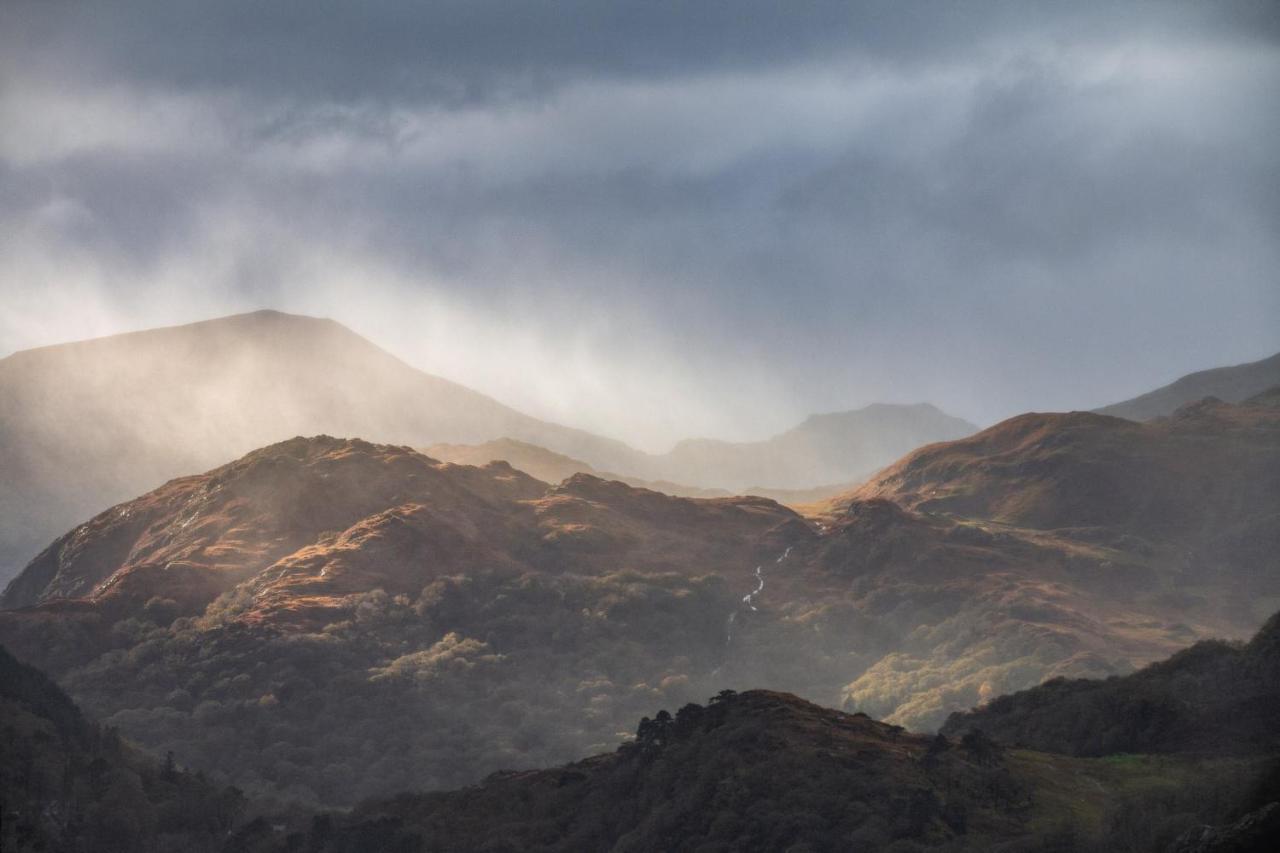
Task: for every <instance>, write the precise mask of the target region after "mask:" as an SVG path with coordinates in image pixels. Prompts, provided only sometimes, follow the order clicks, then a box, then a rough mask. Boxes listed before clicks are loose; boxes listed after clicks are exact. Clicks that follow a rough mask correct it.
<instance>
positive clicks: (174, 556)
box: [0, 393, 1280, 806]
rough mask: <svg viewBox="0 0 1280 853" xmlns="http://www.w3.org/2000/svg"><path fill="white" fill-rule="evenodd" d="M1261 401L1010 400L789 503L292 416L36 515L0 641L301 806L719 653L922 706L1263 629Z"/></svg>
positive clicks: (914, 722) (548, 728) (689, 682)
mask: <svg viewBox="0 0 1280 853" xmlns="http://www.w3.org/2000/svg"><path fill="white" fill-rule="evenodd" d="M1278 402H1280V394H1276V393H1272V394H1265V395H1260V396H1258V397H1256V398H1253V399H1251V400H1249V401H1246V402H1244V403H1240V404H1228V403H1223V402H1221V401H1213V400H1206V401H1202V402H1200V403H1196V404H1192V405H1190V406H1187V407H1184V408H1183V409H1182V410H1180V411H1179V412H1178V413H1176V414H1175V415H1174V416H1173V417H1170V418H1167V419H1161V420H1157V421H1153V422H1150V423H1146V424H1140V423H1135V422H1132V421H1126V420H1122V419H1119V418H1109V417H1106V416H1101V415H1093V414H1087V413H1071V414H1048V415H1028V416H1022V417H1019V418H1014V419H1011V420H1010V421H1006V422H1004V423H1001V424H998V425H996V426H994V427H992V428H990V429H988V430H985V431H983V432H981V433H978V434H977V435H975V436H972V437H969V438H965V439H960V440H957V441H953V442H948V443H942V444H937V445H932V446H929V447H926V448H923V449H921V450H919V451H916V452H915V453H913V454H909V455H908V456H907V457H905V458H904V459H903V460H902V461H901V462H899V463H897V464H896V465H894V466H891V467H890V468H888V469H886V470H885V471H884V472H882V473H881V474H880V475H878V476H877V477H876V478H873V479H872V480H871V481H870V482H869V483H868V484H867V485H865V486H863V487H860V488H859V489H857V490H855V491H853V492H851V493H849V494H847V495H845V496H843V497H841V498H839V499H834V500H831V501H829V502H827V503H826V504H824V505H822V506H820V507H817V508H814V509H811V510H808V511H807V514H804V515H802V514H801V513H799V512H797V511H796V510H794V509H790V508H787V507H784V506H782V505H779V504H777V503H775V502H773V501H771V500H768V499H765V498H759V497H736V498H713V499H689V498H679V497H674V496H670V495H665V494H662V493H659V492H654V491H651V490H646V489H638V488H635V487H631V486H628V485H626V484H624V483H621V482H617V481H607V480H604V479H601V478H598V477H593V476H591V475H586V474H575V475H573V476H571V477H570V478H568V479H567V480H565V481H563V482H562V483H559V484H556V485H549V484H547V483H544V482H541V481H539V480H537V479H535V478H533V477H530V476H528V475H526V474H524V473H522V472H520V471H518V470H517V469H515V468H513V467H511V466H510V465H508V464H506V463H504V462H494V463H490V464H488V465H486V466H483V467H474V466H467V465H457V464H451V463H444V462H440V461H437V460H433V459H431V458H429V457H427V456H425V455H423V454H421V453H419V452H416V451H414V450H412V449H410V448H408V447H400V446H391V445H378V444H372V443H368V442H363V441H359V440H353V439H337V438H329V437H313V438H297V439H291V440H289V441H286V442H282V443H278V444H275V445H270V446H268V447H266V448H262V449H260V450H257V451H254V452H252V453H250V454H248V455H246V456H245V457H243V458H241V459H239V460H237V461H235V462H233V463H230V464H228V465H224V466H221V467H219V468H216V469H213V470H211V471H209V472H207V473H205V474H201V475H194V476H188V477H183V478H179V479H177V480H174V481H171V482H170V483H168V484H166V485H165V486H163V487H161V488H159V489H157V490H154V491H153V492H150V493H148V494H146V495H144V496H142V497H140V498H138V499H135V500H133V501H129V502H126V503H124V504H121V505H119V506H116V507H113V508H111V509H109V510H107V511H105V512H102V513H100V514H99V515H97V516H95V517H94V518H93V519H91V520H90V521H89V522H86V523H85V524H82V525H80V526H78V527H76V528H74V529H72V530H71V531H70V532H68V533H67V534H65V535H64V536H62V537H61V538H59V539H58V540H56V541H55V542H54V543H53V544H52V545H50V546H49V547H48V548H47V549H46V550H45V551H44V552H42V553H41V554H40V556H38V557H37V558H36V559H35V560H34V561H32V563H31V564H30V565H29V566H28V567H27V569H26V570H25V571H24V572H23V574H22V575H21V576H20V577H19V578H18V579H17V580H15V581H14V583H13V584H11V585H10V587H9V588H8V589H7V590H6V592H5V597H4V605H5V606H6V607H10V608H16V609H10V610H6V611H0V641H3V642H4V643H5V644H6V645H8V646H9V647H10V648H11V649H12V650H13V651H14V652H15V654H17V655H18V656H19V657H21V658H22V659H24V660H29V661H32V662H34V663H36V664H37V665H39V666H41V667H42V668H45V669H47V670H49V671H50V672H51V673H52V674H53V675H54V676H55V677H56V678H57V679H58V681H59V683H61V684H63V685H64V686H65V687H66V688H67V689H68V690H69V692H70V693H71V694H72V696H73V697H75V699H76V700H77V701H79V702H82V703H84V704H85V706H86V707H87V709H88V710H89V711H90V713H91V714H93V715H94V716H96V717H98V718H101V719H103V720H104V722H106V723H107V724H109V725H111V726H114V727H118V728H119V729H120V730H121V731H122V732H123V733H124V734H126V735H127V736H129V737H131V738H134V739H136V740H138V741H139V742H140V743H142V744H143V745H144V746H146V747H148V748H150V749H153V750H157V751H161V752H163V751H169V750H171V751H173V752H174V753H175V754H176V755H177V756H179V759H180V760H181V761H183V762H184V763H187V764H190V765H192V766H199V767H204V768H206V769H208V770H209V771H210V772H213V773H215V774H217V776H216V778H219V779H228V780H230V779H234V780H236V783H237V784H239V785H243V786H245V788H246V790H248V791H250V792H251V793H252V794H253V795H254V796H256V797H268V798H282V799H287V800H291V801H299V802H305V803H311V804H313V805H315V806H321V805H347V804H350V803H351V802H352V801H353V800H354V799H358V798H361V797H367V796H378V795H386V794H389V793H391V792H393V791H395V790H404V789H423V788H434V787H452V786H457V785H462V784H467V783H470V782H474V781H476V780H477V779H478V778H480V777H481V776H482V775H483V774H484V773H486V772H490V771H496V770H499V769H502V768H506V767H512V766H550V765H554V764H558V763H561V762H564V761H568V760H572V759H573V758H575V757H577V756H580V755H583V754H587V753H590V752H598V751H601V750H602V749H606V748H608V747H609V745H610V744H612V743H616V742H617V738H618V732H619V731H624V730H626V729H627V728H628V727H629V725H630V723H631V721H633V720H634V719H636V718H637V717H639V716H640V715H641V714H643V713H646V712H647V711H649V710H650V709H651V708H652V706H653V705H654V704H655V703H656V702H659V701H661V702H663V703H666V704H669V705H671V706H675V707H679V706H680V705H682V704H685V703H687V702H692V701H696V700H698V699H700V698H702V697H705V696H707V695H712V694H714V693H715V692H717V691H718V690H720V689H723V688H725V687H729V688H733V689H743V690H745V689H749V688H752V687H756V686H759V685H762V684H763V685H769V686H770V687H771V688H772V689H777V690H784V691H787V692H791V693H795V694H797V695H799V696H803V697H805V698H807V699H809V700H811V701H817V702H820V703H822V704H827V705H836V706H840V707H843V708H844V709H845V710H847V711H850V712H853V711H861V712H865V713H867V714H870V715H871V716H873V717H877V718H881V719H885V720H886V721H887V722H889V723H891V724H897V725H904V726H907V727H910V728H913V729H917V730H928V729H930V728H935V727H937V726H940V725H942V724H943V723H944V722H945V721H946V719H947V715H948V714H950V713H951V712H954V711H956V710H961V709H964V708H968V707H971V706H973V705H977V704H980V703H982V702H984V701H986V700H987V699H989V698H990V697H993V696H995V695H999V694H1002V693H1009V692H1014V691H1017V690H1022V689H1027V688H1030V687H1033V686H1035V685H1037V684H1039V683H1040V682H1042V681H1044V680H1045V679H1050V678H1055V677H1075V678H1078V677H1099V676H1108V675H1114V674H1121V673H1124V672H1127V671H1130V670H1132V669H1133V668H1135V667H1137V666H1141V665H1143V664H1145V663H1148V662H1150V661H1152V660H1156V659H1159V658H1161V657H1164V656H1167V655H1169V654H1171V653H1172V652H1174V651H1176V650H1177V649H1179V648H1182V647H1184V646H1186V645H1187V644H1189V643H1192V642H1194V641H1196V640H1198V639H1204V638H1210V637H1242V636H1245V635H1247V634H1248V632H1250V631H1252V630H1254V629H1255V628H1256V627H1257V625H1258V624H1260V623H1261V621H1262V620H1263V619H1264V618H1265V616H1266V615H1267V613H1268V612H1269V610H1270V609H1274V608H1275V607H1277V606H1278V605H1280V580H1278V578H1280V571H1277V569H1278V568H1280V567H1278V566H1277V565H1276V554H1277V553H1280V550H1278V549H1276V548H1275V547H1274V546H1273V543H1274V539H1275V535H1276V533H1275V531H1276V525H1275V523H1274V521H1275V511H1276V507H1277V506H1280V494H1277V489H1280V407H1278V406H1277V403H1278ZM1098 483H1102V487H1101V488H1100V487H1099V486H1098ZM445 732H447V733H448V736H447V737H442V736H441V734H440V733H445ZM321 743H323V744H324V745H325V747H324V754H323V758H321V757H320V756H319V754H318V753H317V752H316V747H315V744H321ZM267 747H270V748H267Z"/></svg>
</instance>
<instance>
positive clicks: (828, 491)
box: [425, 438, 854, 506]
mask: <svg viewBox="0 0 1280 853" xmlns="http://www.w3.org/2000/svg"><path fill="white" fill-rule="evenodd" d="M425 453H426V454H427V455H428V456H431V457H433V458H435V459H440V460H441V461H444V462H453V463H456V464H459V465H488V464H489V463H490V462H507V463H509V464H510V465H511V466H512V467H514V468H518V469H520V470H521V471H523V472H525V473H526V474H528V475H530V476H531V477H535V478H536V479H539V480H542V481H543V482H545V483H549V484H555V483H559V482H561V481H563V480H566V479H568V478H569V477H572V476H573V475H574V474H590V475H592V476H594V477H600V478H601V479H605V480H618V481H620V482H623V483H626V484H627V485H629V486H635V487H636V488H640V489H651V490H653V491H658V492H664V493H665V494H668V495H676V496H677V497H685V498H716V497H729V496H730V495H732V494H735V493H734V492H730V491H728V490H727V489H708V488H698V487H696V486H686V485H683V484H681V483H673V482H671V481H669V480H644V479H641V478H639V477H628V476H626V475H623V474H613V473H610V472H607V471H599V470H597V469H596V468H594V467H592V466H591V465H588V464H587V463H586V462H583V461H581V460H579V459H574V458H572V457H569V456H565V455H564V454H561V453H553V452H552V451H550V450H547V449H546V448H545V447H538V446H537V445H534V444H529V443H528V442H524V441H516V440H515V439H510V438H500V439H497V440H495V441H486V442H484V443H483V444H433V445H432V446H430V447H428V448H427V449H426V451H425ZM853 486H854V484H852V483H844V484H838V485H830V486H814V487H810V488H806V489H769V488H761V487H759V486H748V487H747V488H745V489H741V490H740V491H738V492H737V493H736V494H743V495H754V496H756V497H762V498H769V499H770V500H775V501H777V502H778V503H782V504H787V505H789V506H792V505H803V504H810V503H814V502H817V501H821V500H825V499H827V498H830V497H834V496H835V495H838V494H841V493H842V492H847V491H849V490H850V489H851V488H853Z"/></svg>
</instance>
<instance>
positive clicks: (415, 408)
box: [0, 311, 641, 581]
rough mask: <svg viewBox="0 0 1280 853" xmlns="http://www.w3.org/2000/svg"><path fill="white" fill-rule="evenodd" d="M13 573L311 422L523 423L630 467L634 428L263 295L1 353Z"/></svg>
mask: <svg viewBox="0 0 1280 853" xmlns="http://www.w3.org/2000/svg"><path fill="white" fill-rule="evenodd" d="M0 399H3V400H4V401H5V404H4V406H3V408H2V409H0V469H2V470H3V471H4V472H5V476H4V477H3V479H2V481H0V581H2V580H4V579H5V578H7V577H8V576H9V574H10V573H11V571H12V570H13V569H16V568H17V567H18V565H20V563H21V561H24V560H28V559H30V557H31V556H32V555H33V554H35V553H36V551H38V550H39V549H40V548H41V547H43V546H44V545H45V544H47V543H48V541H49V540H50V539H51V538H52V537H54V536H56V535H58V534H59V533H60V532H62V531H63V530H65V529H67V527H69V526H70V525H72V524H74V523H76V522H78V521H80V520H82V519H84V518H85V517H87V516H88V515H90V514H92V513H94V512H96V511H98V510H99V509H101V508H102V507H103V506H108V505H111V504H114V503H117V502H119V501H121V500H124V499H126V498H129V497H132V496H134V495H137V494H139V493H141V492H142V491H144V490H146V489H149V488H152V487H154V486H155V485H156V484H157V483H161V482H164V481H165V480H167V479H170V478H172V477H176V476H178V475H181V474H185V473H189V472H191V471H199V470H204V469H206V468H209V467H211V466H213V465H217V464H220V463H222V462H225V461H226V460H228V459H234V458H236V457H238V456H240V455H242V454H244V453H247V452H248V451H250V450H252V449H254V448H256V447H261V446H263V445H266V444H270V443H271V442H274V441H279V440H282V439H285V438H288V437H290V436H293V435H298V434H314V433H330V434H335V435H362V436H368V437H370V438H375V439H378V440H381V441H386V442H392V443H396V444H419V445H421V444H429V443H432V442H440V441H466V442H476V441H486V440H489V439H493V438H498V437H502V436H510V437H513V438H518V439H522V440H526V441H532V442H535V443H537V444H540V445H542V446H545V447H549V448H552V449H555V450H559V451H562V452H569V453H573V454H575V455H577V456H580V457H581V458H585V459H589V460H592V461H593V462H604V463H608V464H611V465H613V466H614V467H627V465H628V464H632V463H631V462H630V460H632V459H633V458H635V459H639V458H640V457H641V454H639V453H638V452H637V451H634V450H632V449H631V448H629V447H627V446H626V445H624V444H622V443H621V442H616V441H612V440H609V439H604V438H600V437H599V436H595V435H591V434H590V433H586V432H582V431H580V430H573V429H569V428H567V427H562V426H558V425H556V424H550V423H546V422H543V421H539V420H537V419H535V418H531V417H529V416H527V415H524V414H521V413H520V412H517V411H515V410H513V409H510V408H508V407H506V406H503V405H502V404H500V403H498V402H497V401H495V400H492V399H490V398H488V397H486V396H484V395H482V394H478V393H476V392H474V391H471V390H469V389H467V388H464V387H462V386H461V385H456V384H454V383H452V382H448V381H446V380H444V379H440V378H439V377H435V376H431V375H429V374H426V373H423V372H422V371H419V370H416V369H414V368H412V367H410V366H409V365H407V364H405V363H404V362H402V361H400V360H399V359H397V358H395V357H394V356H392V355H390V354H389V353H387V352H385V351H383V350H381V349H379V348H378V347H376V346H374V345H373V344H371V343H370V342H369V341H367V340H365V339H364V338H362V337H360V336H359V335H356V334H355V333H354V332H352V331H350V330H349V329H347V328H345V327H343V326H341V325H339V324H338V323H335V322H333V321H330V320H317V319H312V318H309V317H299V316H293V315H288V314H281V313H278V312H275V311H259V312H256V313H253V314H243V315H238V316H234V317H227V318H223V319H219V320H211V321H207V322H202V323H194V324H191V325H187V326H178V327H173V328H164V329H153V330H149V331H143V332H135V333H131V334H125V335H116V336H113V337H108V338H101V339H96V340H90V341H82V342H78V343H71V344H62V345H58V346H50V347H42V348H39V349H33V350H25V351H23V352H18V353H15V354H13V355H11V356H9V357H7V358H5V359H2V360H0Z"/></svg>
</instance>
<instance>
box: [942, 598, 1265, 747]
mask: <svg viewBox="0 0 1280 853" xmlns="http://www.w3.org/2000/svg"><path fill="white" fill-rule="evenodd" d="M978 729H980V730H982V731H983V732H985V733H986V734H988V735H991V736H992V737H995V738H996V739H997V740H1000V741H1002V742H1004V743H1007V744H1010V745H1017V746H1020V747H1026V748H1030V749H1038V750H1042V751H1047V752H1058V753H1063V754H1066V755H1085V756H1088V755H1109V754H1112V753H1176V752H1194V753H1199V754H1216V755H1280V613H1277V614H1275V615H1273V616H1272V617H1271V618H1270V619H1269V620H1268V621H1267V622H1266V624H1264V625H1263V626H1262V628H1261V629H1259V630H1258V633H1257V634H1255V635H1254V637H1253V639H1251V640H1250V641H1249V642H1248V643H1244V644H1241V643H1228V642H1223V641H1221V640H1209V641H1204V642H1201V643H1197V644H1196V645H1194V646H1192V647H1190V648H1188V649H1186V650H1184V651H1181V652H1178V653H1177V654H1175V655H1174V656H1173V657H1171V658H1169V659H1167V660H1162V661H1159V662H1157V663H1153V664H1151V665H1150V666H1148V667H1145V668H1144V669H1142V670H1140V671H1138V672H1135V673H1133V674H1131V675H1127V676H1124V677H1122V678H1112V679H1107V680H1105V681H1097V680H1089V679H1054V680H1052V681H1048V682H1046V683H1044V684H1041V685H1039V686H1037V687H1034V688H1032V689H1030V690H1026V691H1022V692H1019V693H1014V694H1012V695H1009V696H1001V697H999V698H998V699H996V700H994V701H993V702H991V703H990V704H988V705H985V706H983V707H981V708H975V709H974V710H972V711H969V712H965V713H956V714H952V715H951V717H950V718H949V719H948V720H947V723H946V725H945V726H944V727H943V732H944V733H946V734H948V735H952V736H961V735H964V734H965V733H967V732H970V731H975V730H978Z"/></svg>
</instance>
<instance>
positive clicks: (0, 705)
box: [0, 646, 244, 853]
mask: <svg viewBox="0 0 1280 853" xmlns="http://www.w3.org/2000/svg"><path fill="white" fill-rule="evenodd" d="M243 805H244V800H243V797H242V796H241V794H240V792H239V791H237V790H235V789H234V788H226V789H219V788H218V787H216V786H214V785H211V784H209V783H208V782H206V781H205V780H204V779H203V778H201V777H197V776H192V775H190V774H188V773H185V772H182V771H180V770H177V769H176V768H174V767H172V766H168V767H166V766H163V765H161V764H160V763H159V762H156V761H154V760H152V759H150V758H148V757H147V756H145V755H143V754H141V753H139V752H138V751H136V750H135V749H133V748H132V747H130V746H128V745H127V744H125V743H123V742H121V740H120V738H119V737H118V736H117V735H116V734H115V732H113V731H111V730H103V729H101V728H100V727H98V726H97V725H95V724H93V723H91V722H89V721H87V720H86V719H85V718H84V716H83V715H81V713H80V710H79V709H78V708H76V706H75V704H74V703H73V702H72V701H71V700H70V699H69V698H68V697H67V695H66V694H65V693H63V692H62V691H61V690H59V689H58V687H57V685H55V684H54V683H53V682H52V681H50V680H49V679H48V678H47V677H45V675H44V674H43V673H41V672H40V671H39V670H37V669H34V668H32V667H29V666H26V665H24V664H22V663H19V662H18V661H16V660H15V659H14V658H13V657H12V656H11V655H10V654H9V653H8V651H6V650H5V648H4V647H3V646H0V849H3V850H5V851H6V853H8V851H12V853H27V852H28V851H30V853H36V851H62V850H66V851H81V850H83V851H90V850H92V851H103V853H111V851H119V853H135V851H140V850H175V851H176V850H190V851H216V850H222V849H223V841H224V839H225V837H226V835H227V832H228V831H229V830H230V829H231V828H232V826H233V824H234V821H235V819H236V817H237V815H238V814H239V812H240V810H241V808H242V807H243Z"/></svg>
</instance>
